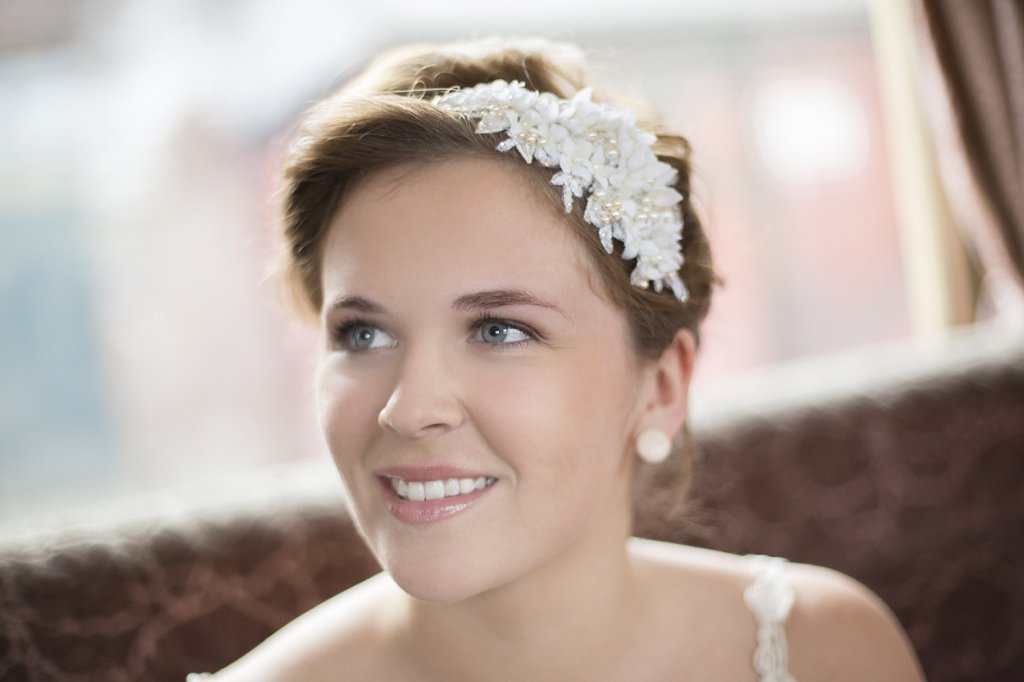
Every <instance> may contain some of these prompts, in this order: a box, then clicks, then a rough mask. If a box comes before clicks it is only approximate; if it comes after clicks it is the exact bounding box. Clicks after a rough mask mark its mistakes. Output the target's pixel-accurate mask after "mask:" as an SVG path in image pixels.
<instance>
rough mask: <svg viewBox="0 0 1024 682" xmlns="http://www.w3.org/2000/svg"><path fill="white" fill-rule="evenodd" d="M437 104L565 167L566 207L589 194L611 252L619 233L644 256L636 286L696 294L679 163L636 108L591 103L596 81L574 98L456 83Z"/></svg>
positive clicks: (532, 155) (630, 251)
mask: <svg viewBox="0 0 1024 682" xmlns="http://www.w3.org/2000/svg"><path fill="white" fill-rule="evenodd" d="M433 103H434V104H435V105H437V106H439V107H441V108H442V109H445V110H446V111H450V112H452V113H455V114H461V115H464V116H468V117H470V118H477V119H480V122H479V123H478V124H477V127H476V132H477V133H480V134H486V133H499V132H507V133H508V139H506V140H503V141H502V142H501V143H500V144H499V145H498V150H499V151H503V152H506V151H509V150H510V149H512V148H515V149H517V150H519V154H520V155H521V156H522V157H523V159H525V160H526V162H527V163H533V161H534V159H536V160H537V162H539V163H540V164H541V165H542V166H546V167H548V168H558V169H559V171H558V172H557V173H555V174H554V176H553V177H552V178H551V184H553V185H558V186H560V187H561V188H562V201H563V203H564V204H565V212H566V213H570V212H572V201H573V197H582V196H584V194H586V196H587V205H586V209H585V210H584V212H583V217H584V219H585V220H586V221H587V222H588V223H590V224H591V225H593V226H594V227H596V228H597V232H598V235H599V236H600V238H601V244H602V246H604V249H605V251H607V252H608V253H612V250H613V249H612V239H617V240H619V241H620V242H622V244H623V251H622V258H623V259H626V260H629V259H632V258H635V259H636V265H635V267H634V268H633V272H632V274H631V275H630V281H631V282H632V284H633V285H635V286H638V287H647V286H649V285H650V286H653V287H654V290H655V291H661V290H662V288H664V287H665V286H668V287H669V288H671V289H672V292H673V293H674V294H675V295H676V298H678V299H679V300H680V301H685V300H686V299H687V298H688V297H689V293H688V292H687V290H686V286H685V285H684V284H683V282H682V280H681V279H680V278H679V268H680V266H682V264H683V252H682V249H681V247H680V244H679V242H680V240H681V239H682V234H683V215H682V210H681V209H680V202H681V201H682V200H683V196H682V195H681V194H680V193H679V192H678V191H676V189H675V182H676V177H677V175H676V170H675V169H674V168H673V167H672V166H670V165H668V164H667V163H665V162H663V161H659V160H658V157H657V156H655V154H654V151H653V150H652V149H651V145H652V144H654V142H655V140H656V139H657V138H655V136H654V135H653V134H651V133H648V132H643V131H641V130H638V129H637V128H636V125H635V121H634V117H633V114H632V112H630V111H621V110H619V109H615V108H614V107H611V106H608V105H606V104H598V103H594V102H591V101H590V88H586V89H585V90H580V91H579V92H578V93H576V95H575V96H573V98H572V99H568V100H566V99H561V98H559V97H557V96H556V95H553V94H551V93H549V92H544V93H540V92H536V91H534V90H528V89H527V88H526V86H525V85H524V84H523V83H521V82H519V81H512V82H511V83H508V82H506V81H503V80H496V81H491V82H489V83H481V84H479V85H476V86H474V87H472V88H465V89H455V90H450V91H448V92H446V93H445V94H443V95H438V96H437V97H435V98H434V99H433Z"/></svg>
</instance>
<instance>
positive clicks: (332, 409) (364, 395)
mask: <svg viewBox="0 0 1024 682" xmlns="http://www.w3.org/2000/svg"><path fill="white" fill-rule="evenodd" d="M342 370H343V368H341V367H339V366H338V363H331V362H327V363H324V364H322V365H321V367H320V369H319V371H318V375H317V413H318V415H319V420H320V430H321V432H322V433H323V436H324V441H325V442H326V443H327V446H328V448H329V449H330V451H331V454H332V456H333V457H334V459H335V461H336V462H337V464H338V465H339V467H340V466H341V465H342V461H343V460H346V461H347V460H351V459H352V455H351V451H353V450H355V449H359V447H360V446H359V444H360V443H366V442H368V441H369V439H370V438H372V436H373V433H374V430H375V429H376V428H377V411H376V410H374V407H373V406H374V395H375V393H376V392H377V390H375V389H376V388H377V387H376V386H375V384H376V383H379V382H374V381H373V378H372V377H370V376H367V375H365V374H363V375H359V376H351V375H350V374H346V373H345V372H344V371H342Z"/></svg>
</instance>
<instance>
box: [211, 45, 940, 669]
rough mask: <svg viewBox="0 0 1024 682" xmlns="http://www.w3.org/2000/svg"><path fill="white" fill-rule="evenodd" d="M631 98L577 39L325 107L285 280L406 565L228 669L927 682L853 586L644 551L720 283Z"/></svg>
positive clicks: (362, 483) (447, 65)
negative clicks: (619, 100)
mask: <svg viewBox="0 0 1024 682" xmlns="http://www.w3.org/2000/svg"><path fill="white" fill-rule="evenodd" d="M605 101H606V100H600V101H599V100H598V98H597V97H596V96H593V95H592V92H591V90H590V89H589V88H586V87H585V78H584V76H583V71H582V62H581V61H580V58H579V56H578V54H576V53H575V52H574V51H572V50H570V49H567V48H565V47H562V46H556V45H552V44H548V43H536V42H525V43H511V42H485V43H474V44H469V45H450V46H426V47H415V48H408V49H404V50H401V51H398V52H395V53H392V54H389V55H386V56H385V57H383V58H382V59H381V60H379V61H378V62H376V63H375V64H374V65H373V66H371V67H370V69H369V70H368V71H367V72H366V73H365V74H364V75H363V76H362V77H361V78H359V79H357V80H356V81H355V82H354V83H352V84H350V85H349V86H347V87H345V88H344V89H343V90H342V91H341V92H339V93H337V94H336V95H334V96H333V97H331V98H329V99H328V100H326V101H324V102H323V103H321V104H319V105H317V106H316V107H314V108H313V110H311V112H310V113H309V114H308V116H307V119H306V122H305V125H304V127H303V129H302V131H301V133H300V135H299V138H298V140H297V141H296V144H295V147H294V149H293V152H292V154H291V156H290V159H289V161H288V166H287V168H286V173H285V187H284V201H285V209H286V211H285V222H284V235H285V239H286V242H287V245H288V251H287V254H286V259H285V270H284V272H285V275H286V277H287V278H289V279H290V281H291V282H292V283H293V284H294V285H295V290H296V292H297V294H298V296H299V300H300V301H301V302H302V303H303V305H304V307H305V309H306V310H307V311H309V312H311V313H315V314H317V315H318V316H319V320H320V325H321V328H322V330H323V340H324V341H323V350H322V354H321V359H320V363H319V370H318V378H317V395H318V405H319V411H320V424H321V427H322V430H323V433H324V436H325V439H326V441H327V443H328V445H329V448H330V451H331V453H332V456H333V458H334V461H335V464H336V465H337V468H338V471H339V472H340V474H341V479H342V481H343V484H344V486H345V489H346V491H347V499H348V503H349V505H350V508H351V512H352V516H353V518H354V519H355V522H356V525H357V526H358V529H359V531H360V534H361V535H362V537H363V538H364V540H365V541H366V543H367V545H368V546H369V548H370V549H371V551H372V552H373V554H374V556H375V557H376V558H377V560H378V561H379V563H380V565H381V566H382V568H383V569H384V572H383V573H382V574H380V575H378V576H376V577H374V578H371V579H370V580H368V581H366V582H365V583H363V584H361V585H359V586H357V587H355V588H352V589H350V590H348V591H346V592H344V593H342V594H340V595H337V596H336V597H334V598H332V599H330V600H328V601H327V602H325V603H324V604H322V605H321V606H319V607H317V608H316V609H314V610H313V611H311V612H309V613H307V614H306V615H304V616H302V617H300V618H299V619H298V620H296V621H295V622H294V623H292V624H291V625H289V626H287V627H286V628H284V629H283V630H282V631H280V632H279V633H277V634H276V635H274V636H273V637H271V638H270V639H269V640H267V641H266V642H265V643H264V644H263V645H261V646H260V647H258V648H257V649H255V650H254V651H253V652H251V653H250V654H248V655H247V656H245V657H243V658H242V659H241V660H239V661H237V662H236V663H235V664H233V665H231V666H229V667H228V668H226V669H225V670H223V671H221V672H220V673H218V674H217V675H216V678H217V679H225V680H246V679H282V680H283V679H304V680H312V679H325V680H326V679H332V680H334V679H346V680H364V679H365V680H469V679H472V680H492V679H493V680H546V679H552V680H566V679H600V680H638V679H640V680H679V679H688V680H697V679H716V680H717V679H735V680H742V679H760V680H776V681H778V680H792V679H794V676H795V678H799V679H805V680H806V679H833V680H847V679H848V680H861V679H874V680H917V679H920V673H919V672H918V668H917V664H916V661H915V659H914V656H913V654H912V652H911V651H910V649H909V647H908V645H907V643H906V638H905V636H904V635H903V633H902V631H901V630H900V629H899V626H898V625H897V624H896V623H895V620H894V619H893V617H892V615H891V614H890V613H889V611H888V609H886V607H885V606H884V605H882V604H881V602H880V601H879V600H878V599H877V597H875V596H874V595H873V594H871V593H870V592H869V591H867V590H866V589H865V588H864V587H862V586H861V585H859V584H858V583H856V582H854V581H853V580H851V579H849V578H846V577H845V576H842V575H839V574H836V573H834V572H831V571H827V570H825V569H821V568H816V567H812V566H805V565H797V564H788V563H787V562H785V561H784V560H783V559H779V558H772V559H769V558H764V557H758V558H754V559H751V558H749V557H739V556H733V555H728V554H723V553H720V552H714V551H710V550H702V549H696V548H688V547H683V546H679V545H669V544H663V543H655V542H650V541H641V540H636V539H631V538H630V533H631V509H632V506H633V504H632V489H633V479H634V469H635V467H636V466H641V465H644V463H645V462H646V465H649V466H680V464H679V463H680V461H682V460H685V458H686V456H687V455H686V451H685V448H677V449H678V450H679V452H678V453H676V455H675V456H674V457H673V456H671V454H670V451H671V450H672V447H671V445H672V442H673V441H674V440H678V439H679V436H680V434H682V433H684V431H685V422H686V416H687V404H688V391H689V385H690V379H691V376H692V368H693V360H694V355H695V352H696V348H697V345H698V339H699V326H700V323H701V321H702V320H703V319H704V317H705V315H706V313H707V310H708V306H709V304H710V297H711V291H712V284H713V282H714V274H713V272H712V269H711V258H710V251H709V247H708V243H707V240H706V239H705V237H704V233H703V230H702V226H701V223H700V220H699V219H698V217H697V215H696V213H695V212H694V209H693V206H692V202H691V200H690V198H689V146H688V144H687V143H686V141H685V140H683V139H682V138H680V137H678V136H675V135H672V134H670V133H668V132H666V131H662V130H661V129H660V128H659V127H658V126H657V125H656V124H655V123H653V122H649V121H641V122H637V121H636V120H635V119H634V117H633V116H632V114H630V113H628V112H626V111H625V110H622V109H619V108H615V107H613V106H611V105H610V104H606V103H604V102H605ZM666 457H668V461H667V462H665V463H662V460H664V459H665V458H666ZM638 462H640V464H638ZM790 649H792V651H791V652H790Z"/></svg>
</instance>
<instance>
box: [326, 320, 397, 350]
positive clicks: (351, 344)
mask: <svg viewBox="0 0 1024 682" xmlns="http://www.w3.org/2000/svg"><path fill="white" fill-rule="evenodd" d="M336 338H337V339H338V341H339V342H340V343H341V345H342V346H344V347H345V348H347V349H349V350H374V349H377V348H393V347H394V346H395V345H397V344H396V342H395V339H394V338H393V337H392V336H391V335H390V334H388V333H387V332H386V331H384V330H383V329H381V328H380V327H377V326H375V325H372V324H367V323H365V322H350V323H348V324H344V325H342V326H341V327H340V328H339V329H338V331H337V333H336Z"/></svg>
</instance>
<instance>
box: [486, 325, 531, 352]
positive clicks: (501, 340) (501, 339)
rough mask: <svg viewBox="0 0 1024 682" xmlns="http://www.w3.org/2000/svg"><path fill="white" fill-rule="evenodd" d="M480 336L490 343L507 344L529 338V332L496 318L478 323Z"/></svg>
mask: <svg viewBox="0 0 1024 682" xmlns="http://www.w3.org/2000/svg"><path fill="white" fill-rule="evenodd" d="M480 338H481V339H483V342H484V343H488V344H491V345H495V346H497V345H507V344H514V343H521V342H523V341H529V340H530V338H531V337H530V334H528V333H527V332H526V331H525V330H523V329H520V328H519V327H517V326H515V325H513V324H509V323H508V322H502V321H498V320H491V321H486V322H483V323H482V324H481V325H480Z"/></svg>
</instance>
